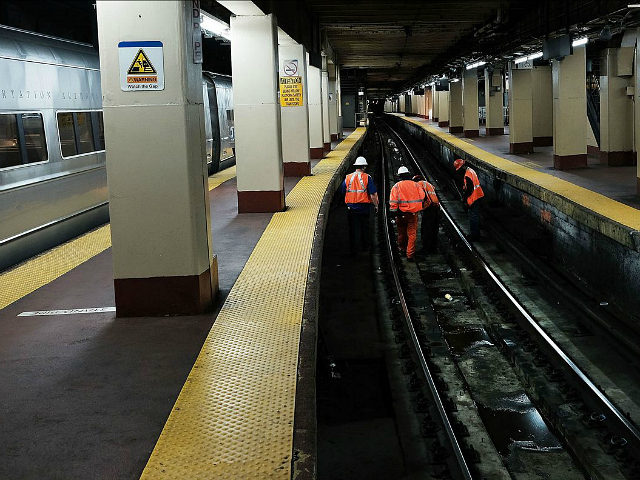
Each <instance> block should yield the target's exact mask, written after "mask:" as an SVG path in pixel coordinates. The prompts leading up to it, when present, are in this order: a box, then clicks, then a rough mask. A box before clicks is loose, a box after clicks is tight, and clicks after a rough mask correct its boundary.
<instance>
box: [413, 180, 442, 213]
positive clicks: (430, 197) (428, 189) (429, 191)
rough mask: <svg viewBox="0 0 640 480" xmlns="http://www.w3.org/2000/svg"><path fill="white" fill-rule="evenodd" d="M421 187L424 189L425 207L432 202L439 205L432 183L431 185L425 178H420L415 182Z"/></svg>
mask: <svg viewBox="0 0 640 480" xmlns="http://www.w3.org/2000/svg"><path fill="white" fill-rule="evenodd" d="M417 183H418V184H419V185H420V186H421V187H422V189H423V190H424V193H425V195H426V196H425V200H424V203H425V208H426V207H429V206H431V205H433V204H435V205H439V204H440V200H438V196H437V195H436V189H435V187H434V186H433V185H431V184H430V183H429V182H427V181H426V180H420V181H419V182H417Z"/></svg>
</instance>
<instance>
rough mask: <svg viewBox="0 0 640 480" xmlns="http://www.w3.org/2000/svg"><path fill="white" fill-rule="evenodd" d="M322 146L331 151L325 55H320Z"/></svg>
mask: <svg viewBox="0 0 640 480" xmlns="http://www.w3.org/2000/svg"><path fill="white" fill-rule="evenodd" d="M321 89H322V93H321V95H322V142H323V144H322V147H323V149H324V151H325V152H330V151H331V132H330V129H329V72H328V71H327V57H322V85H321Z"/></svg>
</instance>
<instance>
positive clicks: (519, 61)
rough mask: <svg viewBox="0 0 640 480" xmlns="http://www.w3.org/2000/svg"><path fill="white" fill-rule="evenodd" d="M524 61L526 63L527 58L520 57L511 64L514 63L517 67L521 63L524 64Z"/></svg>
mask: <svg viewBox="0 0 640 480" xmlns="http://www.w3.org/2000/svg"><path fill="white" fill-rule="evenodd" d="M526 61H527V57H520V58H516V59H515V60H514V61H513V63H515V64H516V65H517V64H518V63H523V62H526Z"/></svg>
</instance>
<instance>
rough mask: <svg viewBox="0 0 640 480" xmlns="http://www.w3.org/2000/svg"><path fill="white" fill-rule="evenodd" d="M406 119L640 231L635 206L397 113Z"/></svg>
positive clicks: (497, 164) (498, 166)
mask: <svg viewBox="0 0 640 480" xmlns="http://www.w3.org/2000/svg"><path fill="white" fill-rule="evenodd" d="M396 116H398V117H400V118H402V119H403V120H404V121H406V122H409V123H413V124H414V125H417V126H419V127H421V128H422V129H424V130H426V131H427V132H429V133H430V134H432V135H434V136H436V137H438V138H440V139H442V140H443V141H444V142H446V143H448V144H450V145H451V146H453V147H456V148H459V149H460V150H463V151H465V152H466V153H468V154H469V155H471V156H473V157H475V158H477V159H479V160H481V161H483V162H486V163H488V164H489V165H491V166H493V167H495V168H497V169H499V170H502V171H504V172H507V173H510V174H512V175H515V176H517V177H519V178H522V179H523V180H527V181H529V182H532V183H534V184H536V185H539V186H540V187H542V188H544V189H545V190H548V191H550V192H552V193H555V194H556V195H560V196H562V197H564V198H566V199H567V200H569V201H571V202H574V203H576V204H577V205H581V206H582V207H584V208H586V209H588V210H591V211H592V212H595V213H597V214H598V215H601V216H603V217H606V218H609V219H611V220H613V221H614V222H617V223H619V224H621V225H624V226H625V227H628V228H630V229H632V230H640V212H638V210H637V209H636V208H633V207H630V206H628V205H625V204H623V203H620V202H618V201H616V200H613V199H612V198H609V197H606V196H604V195H602V194H600V193H597V192H594V191H592V190H589V189H588V188H584V187H581V186H579V185H576V184H574V183H571V182H569V181H567V180H563V179H562V178H559V177H555V176H553V175H550V174H548V173H545V172H541V171H539V170H535V169H533V168H530V167H527V166H525V165H522V164H520V163H518V162H514V161H511V160H508V159H506V158H503V157H500V156H498V155H495V154H493V153H491V152H487V151H486V150H483V149H482V148H480V147H478V146H476V145H473V144H471V143H469V142H467V141H465V140H463V139H460V138H458V137H456V136H454V135H452V134H450V133H446V132H442V131H440V130H438V129H436V128H434V127H432V126H430V125H427V124H426V123H424V122H421V121H419V120H415V119H412V118H410V117H406V116H403V115H396Z"/></svg>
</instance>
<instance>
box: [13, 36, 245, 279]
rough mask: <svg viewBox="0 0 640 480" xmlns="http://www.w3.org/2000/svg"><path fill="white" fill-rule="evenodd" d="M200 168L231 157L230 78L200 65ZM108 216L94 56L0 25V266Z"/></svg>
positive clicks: (86, 49)
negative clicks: (203, 135)
mask: <svg viewBox="0 0 640 480" xmlns="http://www.w3.org/2000/svg"><path fill="white" fill-rule="evenodd" d="M203 100H204V105H205V133H206V145H207V150H206V151H207V163H208V167H209V173H214V172H215V171H217V170H218V169H219V168H220V167H221V166H222V167H226V166H228V165H231V164H232V163H233V162H234V161H235V157H234V153H235V141H234V127H233V91H232V87H231V79H230V78H229V77H227V76H224V75H218V74H213V73H210V72H203ZM108 221H109V209H108V190H107V177H106V169H105V151H104V136H103V128H102V93H101V88H100V61H99V58H98V54H97V52H96V51H95V50H94V49H93V47H92V46H91V45H87V44H82V43H77V42H72V41H67V40H63V39H57V38H53V37H48V36H45V35H39V34H35V33H32V32H26V31H22V30H18V29H14V28H10V27H4V26H0V271H1V270H3V269H6V268H7V267H9V266H12V265H15V264H17V263H19V262H21V261H23V260H25V259H27V258H30V257H32V256H33V255H36V254H38V253H41V252H43V251H45V250H47V249H49V248H51V247H53V246H55V245H59V244H60V243H62V242H65V241H67V240H69V239H70V238H73V237H75V236H77V235H79V234H81V233H83V232H86V231H87V230H90V229H91V228H94V227H96V226H98V225H101V224H104V223H106V222H108Z"/></svg>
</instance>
